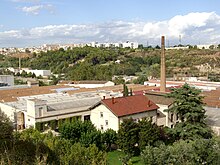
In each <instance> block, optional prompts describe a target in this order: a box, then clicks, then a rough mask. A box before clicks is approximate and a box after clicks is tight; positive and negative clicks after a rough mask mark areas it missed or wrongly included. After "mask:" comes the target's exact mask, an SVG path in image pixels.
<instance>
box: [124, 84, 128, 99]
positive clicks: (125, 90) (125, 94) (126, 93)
mask: <svg viewBox="0 0 220 165" xmlns="http://www.w3.org/2000/svg"><path fill="white" fill-rule="evenodd" d="M128 94H129V92H128V87H127V85H126V84H123V96H124V97H126V96H128Z"/></svg>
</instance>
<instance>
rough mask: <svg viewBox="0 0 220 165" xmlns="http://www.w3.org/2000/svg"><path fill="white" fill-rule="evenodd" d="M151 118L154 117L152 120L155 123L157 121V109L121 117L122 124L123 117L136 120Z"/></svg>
mask: <svg viewBox="0 0 220 165" xmlns="http://www.w3.org/2000/svg"><path fill="white" fill-rule="evenodd" d="M145 117H146V118H150V117H152V122H153V123H157V111H156V110H152V111H146V112H143V113H137V114H132V115H128V116H123V117H120V119H119V120H120V121H119V122H120V124H121V123H122V121H123V119H128V118H132V119H134V120H142V118H145Z"/></svg>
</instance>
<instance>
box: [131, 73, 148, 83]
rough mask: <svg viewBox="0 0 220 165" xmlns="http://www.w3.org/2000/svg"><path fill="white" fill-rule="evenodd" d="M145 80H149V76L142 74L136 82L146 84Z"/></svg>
mask: <svg viewBox="0 0 220 165" xmlns="http://www.w3.org/2000/svg"><path fill="white" fill-rule="evenodd" d="M145 81H148V78H147V76H146V75H141V76H139V77H138V78H137V79H136V80H134V84H142V85H144V82H145Z"/></svg>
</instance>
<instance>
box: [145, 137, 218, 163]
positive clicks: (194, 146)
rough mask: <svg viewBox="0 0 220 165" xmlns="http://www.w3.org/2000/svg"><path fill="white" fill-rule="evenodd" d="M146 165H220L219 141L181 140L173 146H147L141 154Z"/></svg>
mask: <svg viewBox="0 0 220 165" xmlns="http://www.w3.org/2000/svg"><path fill="white" fill-rule="evenodd" d="M141 157H142V160H143V162H144V164H150V165H157V164H164V165H169V164H172V165H179V164H186V165H188V164H219V161H220V143H219V138H218V139H196V140H194V141H184V140H180V141H177V142H175V143H173V145H167V146H165V145H164V144H161V145H160V146H158V147H152V146H146V148H145V150H144V151H143V152H142V153H141Z"/></svg>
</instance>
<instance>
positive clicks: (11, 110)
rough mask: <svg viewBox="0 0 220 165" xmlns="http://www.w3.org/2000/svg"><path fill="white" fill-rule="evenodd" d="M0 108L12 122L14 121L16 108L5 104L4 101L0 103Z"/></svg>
mask: <svg viewBox="0 0 220 165" xmlns="http://www.w3.org/2000/svg"><path fill="white" fill-rule="evenodd" d="M0 109H1V111H2V112H4V113H5V114H6V115H7V116H8V117H9V119H10V120H11V121H12V122H15V120H14V119H15V118H14V117H15V116H14V115H15V112H16V109H15V108H13V107H11V106H8V105H5V104H4V103H0Z"/></svg>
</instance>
